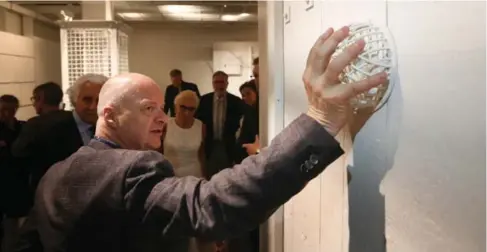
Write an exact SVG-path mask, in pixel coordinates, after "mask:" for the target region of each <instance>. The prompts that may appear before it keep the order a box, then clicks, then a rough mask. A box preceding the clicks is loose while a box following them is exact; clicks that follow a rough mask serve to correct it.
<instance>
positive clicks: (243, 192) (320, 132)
mask: <svg viewBox="0 0 487 252" xmlns="http://www.w3.org/2000/svg"><path fill="white" fill-rule="evenodd" d="M342 154H343V151H342V149H341V148H340V146H339V144H338V142H336V141H335V139H334V138H333V137H332V136H331V135H329V134H328V133H327V132H326V131H325V129H324V128H323V127H322V126H321V125H320V124H318V123H317V122H315V121H314V120H313V119H311V118H310V117H308V116H306V115H301V116H300V117H299V118H298V119H296V120H295V121H294V122H293V123H291V124H290V125H289V126H288V127H287V128H286V129H284V130H283V132H281V133H280V134H279V135H278V136H277V137H276V138H275V139H274V140H273V141H272V143H271V145H270V146H269V147H268V148H265V149H263V150H262V151H261V153H260V154H258V155H253V156H251V157H248V158H246V159H245V160H243V162H242V163H241V164H240V165H236V166H234V167H233V168H232V169H225V170H223V171H221V172H219V173H218V174H216V175H214V176H213V177H212V178H211V180H209V181H206V180H203V179H199V178H195V177H182V178H176V177H172V166H171V164H170V163H169V162H168V161H167V160H165V159H164V158H163V156H162V155H161V154H159V153H157V152H141V153H139V156H138V157H137V159H136V161H135V162H134V163H133V164H132V166H131V168H130V169H129V171H128V172H127V175H126V181H125V192H124V193H125V206H126V208H127V210H128V211H129V212H131V213H133V214H135V216H138V217H140V220H141V223H142V225H146V228H148V230H154V232H158V233H160V234H162V235H163V236H188V235H189V236H199V237H203V238H206V239H210V240H217V239H224V238H226V237H231V236H236V235H239V234H241V233H243V232H246V231H250V230H251V229H253V228H255V227H256V226H258V224H259V223H261V222H263V221H265V219H266V218H268V216H269V213H270V212H272V211H273V210H275V209H276V208H278V207H279V206H280V205H282V204H284V203H285V202H286V201H288V200H289V199H290V198H291V197H292V196H294V195H295V194H297V193H298V192H300V191H301V190H302V189H303V188H304V186H305V185H306V184H307V183H308V182H309V181H310V180H311V179H313V178H315V177H316V176H317V175H319V174H320V173H321V172H322V171H323V170H324V169H325V168H326V167H327V166H328V165H329V164H330V163H332V162H333V161H335V160H336V159H337V158H338V157H340V156H341V155H342Z"/></svg>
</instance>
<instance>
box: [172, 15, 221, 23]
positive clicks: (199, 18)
mask: <svg viewBox="0 0 487 252" xmlns="http://www.w3.org/2000/svg"><path fill="white" fill-rule="evenodd" d="M164 16H165V17H168V18H169V19H172V20H183V21H215V20H218V18H219V15H218V14H202V13H184V14H168V15H164Z"/></svg>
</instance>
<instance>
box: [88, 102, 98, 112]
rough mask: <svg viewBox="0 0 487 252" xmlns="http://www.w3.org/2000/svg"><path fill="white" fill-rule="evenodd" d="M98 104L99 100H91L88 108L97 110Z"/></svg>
mask: <svg viewBox="0 0 487 252" xmlns="http://www.w3.org/2000/svg"><path fill="white" fill-rule="evenodd" d="M97 106H98V103H97V102H91V103H90V105H89V106H88V108H89V109H90V110H95V109H96V107H97Z"/></svg>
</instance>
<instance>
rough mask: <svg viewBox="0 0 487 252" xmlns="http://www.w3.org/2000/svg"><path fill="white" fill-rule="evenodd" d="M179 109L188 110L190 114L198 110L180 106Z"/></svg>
mask: <svg viewBox="0 0 487 252" xmlns="http://www.w3.org/2000/svg"><path fill="white" fill-rule="evenodd" d="M179 107H180V108H181V109H182V110H186V111H188V112H194V111H195V110H196V108H195V107H188V106H185V105H179Z"/></svg>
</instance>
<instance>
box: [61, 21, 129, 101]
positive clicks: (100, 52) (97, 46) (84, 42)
mask: <svg viewBox="0 0 487 252" xmlns="http://www.w3.org/2000/svg"><path fill="white" fill-rule="evenodd" d="M59 25H60V27H61V65H62V87H63V91H64V92H65V93H66V91H67V90H68V88H69V87H70V86H72V85H73V84H74V82H75V81H76V80H77V79H78V78H79V77H81V76H82V75H85V74H89V73H94V74H103V75H105V76H108V77H111V76H114V75H117V74H120V73H126V72H128V71H129V58H128V43H129V36H128V34H129V32H130V28H129V27H128V26H126V25H125V24H123V23H120V22H117V21H87V20H74V21H68V22H59ZM65 104H66V106H67V107H68V109H69V108H70V106H71V104H70V103H69V101H68V99H67V97H66V98H65Z"/></svg>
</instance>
